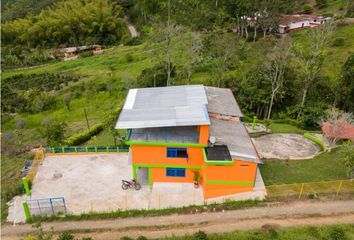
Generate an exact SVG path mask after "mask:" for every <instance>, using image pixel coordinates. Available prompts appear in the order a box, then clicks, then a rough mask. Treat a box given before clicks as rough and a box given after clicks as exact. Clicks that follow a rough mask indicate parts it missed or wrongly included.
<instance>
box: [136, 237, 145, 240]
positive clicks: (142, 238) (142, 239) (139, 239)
mask: <svg viewBox="0 0 354 240" xmlns="http://www.w3.org/2000/svg"><path fill="white" fill-rule="evenodd" d="M136 240H148V239H147V237H145V236H139V237H138V238H137V239H136Z"/></svg>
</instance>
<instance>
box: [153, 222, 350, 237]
mask: <svg viewBox="0 0 354 240" xmlns="http://www.w3.org/2000/svg"><path fill="white" fill-rule="evenodd" d="M201 235H204V234H202V233H200V232H199V234H197V233H195V234H194V236H183V237H167V238H162V239H163V240H196V239H209V240H214V239H215V240H217V239H223V240H235V239H237V240H249V239H259V240H261V239H262V240H273V239H284V240H285V239H288V240H292V239H297V240H318V239H333V240H334V239H338V240H349V239H354V225H353V224H341V225H339V224H338V225H321V226H308V227H307V226H306V227H304V226H302V227H292V228H275V227H271V226H269V227H268V228H263V229H261V230H252V231H235V232H231V233H218V234H208V235H207V238H202V237H201ZM198 236H199V237H198ZM160 239H161V238H160Z"/></svg>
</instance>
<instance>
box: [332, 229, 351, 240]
mask: <svg viewBox="0 0 354 240" xmlns="http://www.w3.org/2000/svg"><path fill="white" fill-rule="evenodd" d="M329 238H330V239H331V240H346V239H347V237H346V235H345V232H344V230H343V229H341V228H339V227H335V228H333V229H332V230H331V231H330V233H329Z"/></svg>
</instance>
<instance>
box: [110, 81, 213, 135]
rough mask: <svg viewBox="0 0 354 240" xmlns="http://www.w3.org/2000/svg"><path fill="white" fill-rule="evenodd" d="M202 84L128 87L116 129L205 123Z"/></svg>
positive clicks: (204, 101) (206, 118) (207, 122)
mask: <svg viewBox="0 0 354 240" xmlns="http://www.w3.org/2000/svg"><path fill="white" fill-rule="evenodd" d="M207 104H208V100H207V97H206V94H205V90H204V87H203V86H202V85H188V86H173V87H158V88H139V89H131V90H130V91H129V93H128V96H127V98H126V101H125V104H124V107H123V109H122V112H121V113H120V116H119V119H118V121H117V124H116V129H128V128H147V127H172V126H194V125H209V124H210V120H209V116H208V113H207V107H206V105H207Z"/></svg>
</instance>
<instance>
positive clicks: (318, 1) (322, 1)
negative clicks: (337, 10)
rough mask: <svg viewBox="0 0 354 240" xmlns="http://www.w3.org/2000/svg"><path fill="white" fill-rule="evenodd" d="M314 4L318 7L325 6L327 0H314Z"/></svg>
mask: <svg viewBox="0 0 354 240" xmlns="http://www.w3.org/2000/svg"><path fill="white" fill-rule="evenodd" d="M316 6H317V7H318V8H319V9H321V8H325V7H327V0H316Z"/></svg>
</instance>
